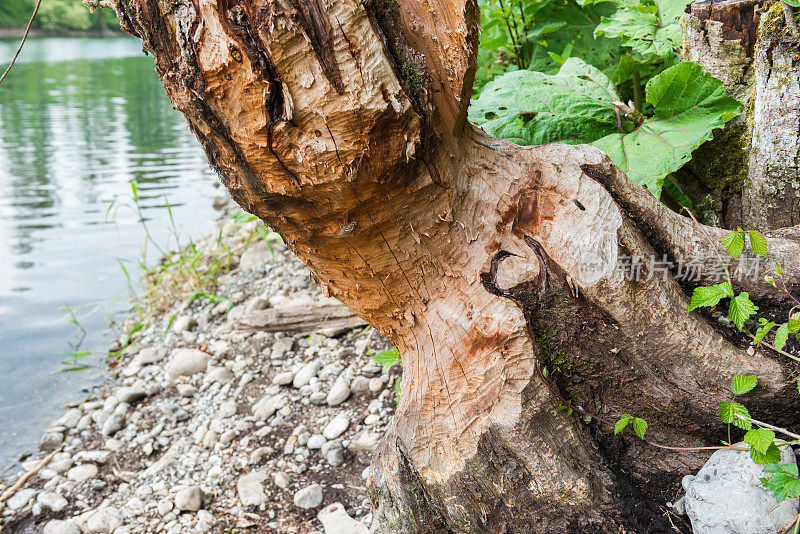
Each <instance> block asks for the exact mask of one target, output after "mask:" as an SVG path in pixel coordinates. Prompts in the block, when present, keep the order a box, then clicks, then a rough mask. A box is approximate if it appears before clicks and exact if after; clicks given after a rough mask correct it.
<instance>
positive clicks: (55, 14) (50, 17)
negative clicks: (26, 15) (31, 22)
mask: <svg viewBox="0 0 800 534" xmlns="http://www.w3.org/2000/svg"><path fill="white" fill-rule="evenodd" d="M36 18H37V20H38V21H39V24H40V27H41V28H43V29H46V30H89V29H91V28H92V27H93V26H94V21H93V20H92V19H93V17H92V15H91V14H90V13H89V10H88V9H87V8H86V7H84V5H83V4H82V3H81V2H79V1H78V2H75V1H70V0H47V1H46V2H42V6H41V7H40V8H39V14H38V15H37V16H36Z"/></svg>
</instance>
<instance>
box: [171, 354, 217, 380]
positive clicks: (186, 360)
mask: <svg viewBox="0 0 800 534" xmlns="http://www.w3.org/2000/svg"><path fill="white" fill-rule="evenodd" d="M208 359H209V358H208V354H206V353H205V352H201V351H199V350H197V349H176V350H175V351H173V353H172V357H170V360H169V363H168V364H167V369H166V370H167V376H168V377H169V378H173V379H174V378H178V377H179V376H191V375H193V374H196V373H200V372H203V371H205V370H206V368H207V367H208Z"/></svg>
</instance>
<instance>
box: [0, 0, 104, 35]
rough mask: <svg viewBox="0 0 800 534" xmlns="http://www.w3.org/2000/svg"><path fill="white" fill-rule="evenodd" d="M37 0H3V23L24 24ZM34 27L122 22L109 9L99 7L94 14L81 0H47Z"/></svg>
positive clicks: (89, 26)
mask: <svg viewBox="0 0 800 534" xmlns="http://www.w3.org/2000/svg"><path fill="white" fill-rule="evenodd" d="M35 5H36V0H2V2H0V27H2V28H24V27H25V26H26V25H27V24H28V20H29V19H30V18H31V14H32V13H33V9H34V6H35ZM33 27H34V28H40V29H43V30H48V31H55V32H59V31H75V30H77V31H86V30H92V29H100V28H109V29H118V28H119V22H118V21H117V17H116V15H115V14H114V12H113V11H112V10H110V9H98V10H97V11H95V13H94V14H92V13H91V12H90V11H89V9H88V8H87V7H85V6H84V5H83V2H82V0H45V1H43V2H42V5H41V6H40V7H39V12H38V14H37V15H36V19H35V20H34V22H33Z"/></svg>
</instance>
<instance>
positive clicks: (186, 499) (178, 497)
mask: <svg viewBox="0 0 800 534" xmlns="http://www.w3.org/2000/svg"><path fill="white" fill-rule="evenodd" d="M202 506H203V492H202V491H200V488H199V487H197V486H189V487H188V488H183V489H181V490H179V491H178V493H176V494H175V507H176V508H177V509H178V510H180V511H181V512H196V511H197V510H199V509H200V508H201V507H202Z"/></svg>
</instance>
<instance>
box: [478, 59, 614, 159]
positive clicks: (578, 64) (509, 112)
mask: <svg viewBox="0 0 800 534" xmlns="http://www.w3.org/2000/svg"><path fill="white" fill-rule="evenodd" d="M618 99H619V96H618V95H617V94H616V90H615V89H614V84H612V83H611V80H609V79H608V77H607V76H606V75H604V74H603V73H602V72H600V70H598V69H597V68H595V67H593V66H591V65H588V64H586V63H585V62H584V61H583V60H580V59H578V58H570V59H568V60H567V61H566V62H565V63H564V65H563V66H562V67H561V69H560V70H559V72H558V74H554V75H548V74H543V73H541V72H533V71H529V70H518V71H515V72H510V73H508V74H505V75H503V76H501V77H498V78H495V80H494V81H492V82H490V83H489V84H488V85H487V86H486V87H485V88H484V89H483V92H482V93H481V96H480V98H478V99H477V100H475V101H474V102H473V103H472V106H470V109H469V118H470V120H471V121H473V122H474V123H475V124H478V125H479V126H481V127H482V128H483V129H484V130H485V131H486V132H487V133H488V134H489V135H492V136H494V137H500V138H503V139H509V140H511V141H514V142H515V143H518V144H521V145H538V144H543V143H552V142H563V143H587V142H591V141H594V140H596V139H600V138H602V137H605V136H606V135H609V134H612V133H614V132H616V131H617V117H616V115H615V108H614V101H615V100H618Z"/></svg>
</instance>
